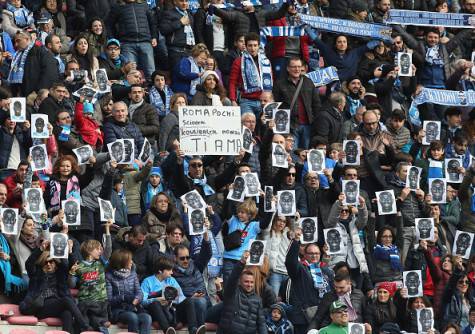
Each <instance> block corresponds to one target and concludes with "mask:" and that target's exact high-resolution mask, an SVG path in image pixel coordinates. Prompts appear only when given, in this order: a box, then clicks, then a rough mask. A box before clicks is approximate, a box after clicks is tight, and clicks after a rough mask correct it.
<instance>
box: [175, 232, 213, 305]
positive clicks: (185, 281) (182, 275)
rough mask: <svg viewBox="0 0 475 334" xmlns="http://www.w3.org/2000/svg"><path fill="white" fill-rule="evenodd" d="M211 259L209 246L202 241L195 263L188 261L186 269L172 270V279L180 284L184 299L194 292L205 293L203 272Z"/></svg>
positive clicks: (176, 268)
mask: <svg viewBox="0 0 475 334" xmlns="http://www.w3.org/2000/svg"><path fill="white" fill-rule="evenodd" d="M210 259H211V244H210V243H209V241H204V240H203V244H202V247H201V251H200V256H199V258H197V259H196V260H195V261H193V260H190V262H189V266H188V268H186V269H185V268H182V267H178V266H176V267H175V269H173V277H175V279H176V280H177V282H178V284H180V286H181V288H182V290H183V294H184V295H185V297H191V296H193V294H194V293H195V292H198V291H201V292H204V293H206V286H205V282H204V280H203V271H204V270H205V268H206V266H207V265H208V261H209V260H210Z"/></svg>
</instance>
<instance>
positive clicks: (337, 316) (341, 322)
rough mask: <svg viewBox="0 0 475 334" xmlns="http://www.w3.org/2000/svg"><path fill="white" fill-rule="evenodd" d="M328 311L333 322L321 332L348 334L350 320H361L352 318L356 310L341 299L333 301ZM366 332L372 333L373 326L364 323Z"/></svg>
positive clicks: (326, 333)
mask: <svg viewBox="0 0 475 334" xmlns="http://www.w3.org/2000/svg"><path fill="white" fill-rule="evenodd" d="M327 312H329V314H330V319H331V323H330V324H329V325H328V326H326V327H323V328H322V329H321V330H320V332H319V333H320V334H347V333H348V323H349V322H360V321H352V320H350V317H351V314H352V313H353V312H354V311H353V309H352V308H351V307H348V306H347V305H346V304H345V302H343V301H341V300H335V301H333V302H332V303H331V304H330V305H329V307H328V306H327ZM364 327H365V334H371V326H370V325H369V324H364Z"/></svg>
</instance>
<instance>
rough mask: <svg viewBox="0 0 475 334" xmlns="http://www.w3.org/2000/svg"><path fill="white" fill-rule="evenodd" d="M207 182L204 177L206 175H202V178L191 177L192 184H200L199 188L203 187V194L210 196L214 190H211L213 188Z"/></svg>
mask: <svg viewBox="0 0 475 334" xmlns="http://www.w3.org/2000/svg"><path fill="white" fill-rule="evenodd" d="M188 177H189V176H188ZM207 182H208V181H207V179H206V175H203V178H202V179H193V184H194V185H197V186H201V188H203V191H204V193H205V195H206V196H210V195H213V194H214V193H215V191H214V190H213V188H211V186H210V185H209V184H208V183H207Z"/></svg>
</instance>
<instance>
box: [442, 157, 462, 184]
mask: <svg viewBox="0 0 475 334" xmlns="http://www.w3.org/2000/svg"><path fill="white" fill-rule="evenodd" d="M462 167H463V166H462V159H445V177H446V178H447V182H450V183H462V180H463V174H461V173H459V170H460V169H461V168H462Z"/></svg>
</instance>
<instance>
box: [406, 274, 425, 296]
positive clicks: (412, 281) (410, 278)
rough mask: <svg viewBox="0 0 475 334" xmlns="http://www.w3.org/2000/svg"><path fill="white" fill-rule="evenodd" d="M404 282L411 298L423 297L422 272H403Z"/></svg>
mask: <svg viewBox="0 0 475 334" xmlns="http://www.w3.org/2000/svg"><path fill="white" fill-rule="evenodd" d="M403 282H404V286H405V287H406V289H407V294H408V296H409V297H421V296H422V293H423V291H422V280H421V271H420V270H413V271H404V272H403Z"/></svg>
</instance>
